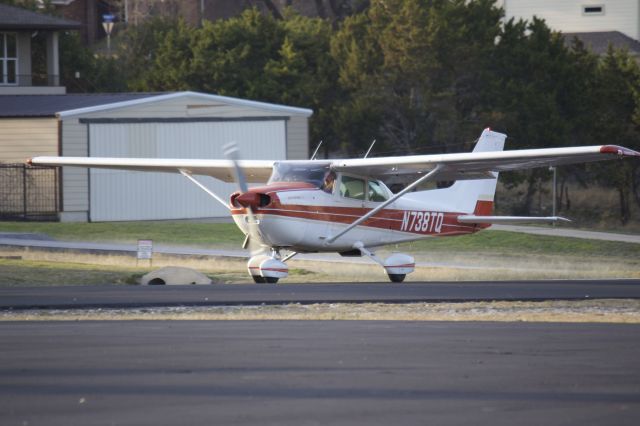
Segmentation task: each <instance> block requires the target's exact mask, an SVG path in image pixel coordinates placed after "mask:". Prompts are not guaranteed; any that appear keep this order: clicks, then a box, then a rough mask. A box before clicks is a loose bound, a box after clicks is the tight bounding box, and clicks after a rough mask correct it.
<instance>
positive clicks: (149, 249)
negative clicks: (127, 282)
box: [138, 240, 153, 259]
mask: <svg viewBox="0 0 640 426" xmlns="http://www.w3.org/2000/svg"><path fill="white" fill-rule="evenodd" d="M152 256H153V240H138V259H151V257H152Z"/></svg>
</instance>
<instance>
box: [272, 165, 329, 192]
mask: <svg viewBox="0 0 640 426" xmlns="http://www.w3.org/2000/svg"><path fill="white" fill-rule="evenodd" d="M329 166H330V164H329V163H319V164H318V163H314V164H310V163H308V162H305V163H302V162H300V163H295V162H286V163H284V162H283V163H276V164H275V165H274V167H273V173H272V174H271V178H269V183H274V182H307V183H310V184H313V185H314V186H316V187H318V188H320V187H321V186H322V184H323V181H324V179H325V176H326V175H327V172H329Z"/></svg>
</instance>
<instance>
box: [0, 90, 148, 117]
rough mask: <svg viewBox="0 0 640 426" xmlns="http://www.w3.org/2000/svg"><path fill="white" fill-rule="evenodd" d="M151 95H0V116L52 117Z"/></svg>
mask: <svg viewBox="0 0 640 426" xmlns="http://www.w3.org/2000/svg"><path fill="white" fill-rule="evenodd" d="M153 95H154V94H153V93H87V94H84V93H83V94H74V93H70V94H66V95H0V117H4V118H9V117H54V116H55V115H56V114H57V113H59V112H61V111H67V110H75V109H78V108H88V107H95V106H99V105H105V104H112V103H117V102H127V101H132V100H135V99H143V98H148V97H150V96H153Z"/></svg>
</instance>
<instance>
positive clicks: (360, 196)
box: [340, 175, 364, 200]
mask: <svg viewBox="0 0 640 426" xmlns="http://www.w3.org/2000/svg"><path fill="white" fill-rule="evenodd" d="M340 195H341V196H343V197H347V198H355V199H356V200H364V180H362V179H358V178H353V177H349V176H345V175H342V181H341V182H340Z"/></svg>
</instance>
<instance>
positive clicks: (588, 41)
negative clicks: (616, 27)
mask: <svg viewBox="0 0 640 426" xmlns="http://www.w3.org/2000/svg"><path fill="white" fill-rule="evenodd" d="M563 35H564V38H565V43H566V44H567V45H569V44H571V43H572V41H573V38H574V37H577V38H578V39H579V40H580V41H582V42H583V43H584V45H585V47H586V48H587V49H590V50H591V51H592V52H593V53H595V54H597V55H604V54H606V53H607V49H608V48H609V44H611V45H612V46H613V47H615V48H617V49H621V48H625V49H627V50H629V53H631V54H632V55H634V56H637V55H640V42H638V40H634V39H632V38H631V37H629V36H627V35H625V34H623V33H621V32H620V31H601V32H585V33H563Z"/></svg>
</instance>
